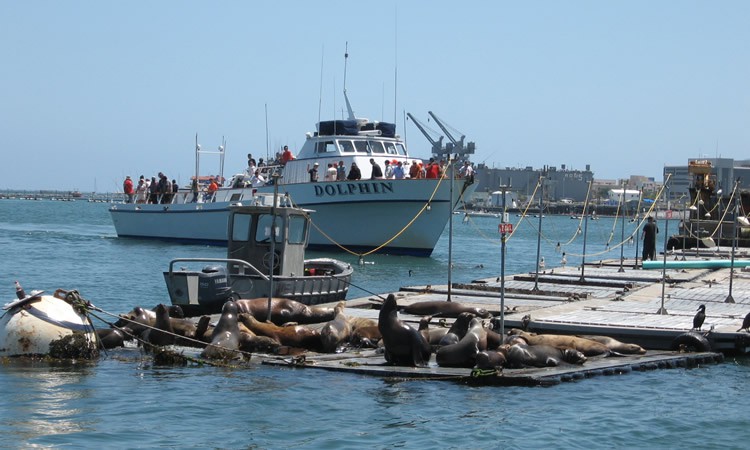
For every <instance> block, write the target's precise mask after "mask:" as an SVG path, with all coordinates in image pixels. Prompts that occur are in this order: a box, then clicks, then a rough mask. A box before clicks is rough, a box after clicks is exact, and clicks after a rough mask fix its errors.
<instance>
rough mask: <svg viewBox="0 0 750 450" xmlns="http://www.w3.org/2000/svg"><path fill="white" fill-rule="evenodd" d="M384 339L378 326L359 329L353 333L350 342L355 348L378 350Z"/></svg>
mask: <svg viewBox="0 0 750 450" xmlns="http://www.w3.org/2000/svg"><path fill="white" fill-rule="evenodd" d="M381 339H383V336H382V335H381V334H380V330H379V329H378V326H377V325H374V326H366V327H359V328H356V329H354V330H353V331H352V336H351V338H350V339H349V342H350V343H351V344H352V346H353V347H355V348H378V342H380V340H381Z"/></svg>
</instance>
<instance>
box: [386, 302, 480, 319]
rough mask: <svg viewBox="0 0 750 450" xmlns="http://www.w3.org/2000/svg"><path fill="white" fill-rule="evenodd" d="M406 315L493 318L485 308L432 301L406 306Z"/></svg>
mask: <svg viewBox="0 0 750 450" xmlns="http://www.w3.org/2000/svg"><path fill="white" fill-rule="evenodd" d="M401 311H403V312H404V313H406V314H414V315H415V316H437V315H440V316H441V317H450V318H457V317H458V316H459V314H461V313H464V312H468V313H472V314H474V315H475V316H477V317H481V318H483V319H486V318H489V317H492V314H490V312H489V311H487V310H486V309H484V308H475V307H472V306H466V305H462V304H461V303H456V302H449V301H442V300H432V301H425V302H416V303H412V304H411V305H405V306H403V307H402V308H401Z"/></svg>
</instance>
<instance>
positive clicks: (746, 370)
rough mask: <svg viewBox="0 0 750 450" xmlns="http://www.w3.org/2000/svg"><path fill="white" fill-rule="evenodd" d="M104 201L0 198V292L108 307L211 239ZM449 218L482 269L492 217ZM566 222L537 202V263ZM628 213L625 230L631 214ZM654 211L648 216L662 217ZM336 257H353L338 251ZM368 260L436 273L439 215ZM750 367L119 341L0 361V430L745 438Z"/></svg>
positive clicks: (470, 263) (603, 242) (57, 441)
mask: <svg viewBox="0 0 750 450" xmlns="http://www.w3.org/2000/svg"><path fill="white" fill-rule="evenodd" d="M107 206H108V205H106V204H101V203H87V202H53V201H23V200H0V264H2V266H1V270H0V289H4V292H5V293H6V294H5V296H4V298H5V300H2V302H3V303H4V302H6V301H9V300H11V299H12V298H13V297H14V290H13V281H14V280H19V281H20V282H21V283H22V285H23V286H24V287H25V288H26V290H27V291H28V290H31V289H44V290H46V291H48V292H52V291H54V290H55V289H57V288H65V289H77V290H78V291H79V292H80V293H81V295H82V296H84V297H85V298H86V299H88V300H90V301H91V302H93V303H94V304H95V305H96V306H98V307H100V308H102V309H104V310H106V311H110V312H113V313H119V312H124V311H127V310H130V309H131V308H132V307H133V306H135V305H142V306H148V307H151V306H153V305H155V304H157V303H160V302H168V299H167V297H166V289H165V287H164V283H163V278H162V275H161V272H162V271H163V270H164V269H165V268H166V267H167V265H168V263H169V260H170V259H171V258H175V257H189V256H196V257H197V256H205V257H222V256H223V254H224V250H223V249H220V248H211V247H202V246H187V245H171V244H161V243H153V242H143V241H132V240H121V239H118V238H116V237H115V234H114V228H113V227H112V225H111V223H110V219H109V215H108V213H107ZM454 217H455V221H454V238H453V261H454V269H453V272H452V275H451V277H452V281H453V282H468V281H471V280H473V279H476V278H483V277H494V276H497V275H498V274H499V272H500V243H499V236H498V234H497V224H498V219H495V218H476V219H473V220H472V221H470V222H469V223H463V221H462V220H461V217H460V216H454ZM511 219H513V220H512V221H513V222H515V220H517V218H516V217H511ZM537 220H538V219H534V220H533V222H532V223H533V225H534V227H536V225H537ZM577 225H578V222H577V221H575V220H570V219H569V218H567V217H547V218H545V219H544V222H543V226H542V230H543V234H544V235H545V239H544V240H542V242H541V251H542V255H544V257H545V260H546V266H547V267H553V266H556V265H559V262H560V259H561V253H560V252H557V251H556V246H557V243H558V242H560V244H561V249H563V251H566V252H567V253H568V255H569V256H568V264H571V265H573V264H577V263H579V262H580V257H578V256H575V255H579V254H581V253H582V252H581V246H582V239H578V240H576V241H575V242H573V243H572V244H571V245H568V246H564V244H565V243H566V242H567V241H568V240H569V239H570V238H571V236H573V233H574V232H575V230H576V227H577ZM627 225H628V226H627V227H626V228H625V233H624V234H625V235H626V236H627V235H629V233H630V232H631V231H632V227H633V225H631V224H627ZM659 226H660V228H661V230H662V233H664V232H665V224H664V223H660V224H659ZM534 227H531V226H529V224H524V225H522V226H520V227H519V228H518V231H517V233H516V235H514V236H513V237H512V238H511V239H510V240H509V241H508V248H507V254H506V273H508V274H511V273H518V272H523V271H529V270H532V268H533V267H534V261H535V255H536V248H537V240H536V237H535V236H536V235H535V230H534ZM670 227H671V228H672V229H674V227H675V224H670ZM621 233H622V231H621V228H620V224H619V223H618V224H616V226H615V227H614V229H613V220H612V219H611V218H603V219H600V220H598V221H589V223H588V232H587V236H588V239H587V244H586V245H587V248H586V252H587V254H589V255H591V256H587V261H588V260H598V259H600V258H614V257H619V255H620V249H619V248H616V249H615V250H612V251H610V252H608V253H607V252H606V251H607V249H608V246H607V242H608V241H609V240H610V236H613V238H612V240H611V242H610V243H609V247H610V248H611V247H613V246H615V245H616V244H617V243H618V242H619V241H620V236H621ZM663 236H664V235H663V234H661V235H660V238H663ZM581 238H582V236H581ZM635 250H636V247H635V246H634V245H625V246H624V250H623V251H624V253H625V256H627V257H632V256H633V254H634V253H635ZM594 254H597V255H596V256H594ZM311 256H323V254H321V253H318V254H313V255H311ZM325 256H331V254H327V255H325ZM335 256H336V257H339V258H341V259H345V260H348V261H350V262H352V263H353V264H356V263H357V259H356V257H354V256H350V255H335ZM366 262H367V264H364V265H357V268H356V269H355V274H354V279H353V282H354V284H355V285H356V286H358V287H359V288H360V289H352V290H351V291H350V298H353V297H359V296H365V295H369V294H368V292H377V293H380V292H386V291H392V290H397V289H398V288H399V287H400V286H403V285H420V284H445V282H446V281H447V276H448V233H447V228H446V233H445V234H444V236H443V238H442V239H441V241H440V243H439V244H438V248H437V249H436V251H435V253H434V254H433V257H432V258H410V257H388V256H373V257H368V258H366ZM409 270H411V276H410V275H409ZM2 298H3V297H0V299H2ZM748 376H750V362H748V360H747V359H744V358H740V359H736V360H735V359H732V358H728V359H727V362H726V363H725V364H722V365H713V366H707V367H701V368H697V369H692V370H682V369H680V370H664V371H654V372H647V373H632V374H628V375H622V376H616V377H596V378H592V379H587V380H582V381H578V382H574V383H563V384H561V385H558V386H555V387H551V388H497V387H485V388H472V387H467V386H464V385H460V384H455V383H451V382H433V381H395V380H389V379H382V378H373V377H366V376H360V375H353V374H341V373H330V372H326V371H323V370H313V369H307V370H304V369H279V368H274V367H265V366H251V367H249V368H242V369H226V368H212V367H187V368H183V367H163V366H154V365H153V364H152V363H151V361H150V360H149V358H148V357H145V356H143V355H141V354H140V352H139V351H138V350H137V349H125V350H119V351H116V352H110V353H109V354H108V355H106V356H104V357H102V358H101V359H99V360H97V361H96V362H93V363H86V364H78V365H71V364H53V365H51V364H48V363H41V362H28V361H20V360H19V361H16V360H12V361H6V362H4V363H2V366H0V423H3V425H4V427H3V432H2V433H1V434H0V447H3V448H6V447H7V448H28V447H67V448H80V447H86V448H94V447H97V448H98V447H102V446H106V447H109V448H141V447H169V448H174V447H180V448H207V447H215V448H282V447H284V448H361V447H374V448H394V447H409V448H545V447H565V448H602V447H605V448H608V447H609V448H611V447H614V448H621V447H648V448H682V447H700V448H747V446H748V438H750V427H749V426H748V425H750V420H748V419H749V417H748V413H747V410H746V409H745V408H746V404H747V402H748V400H750V395H749V394H748V393H747V387H746V381H747V378H748Z"/></svg>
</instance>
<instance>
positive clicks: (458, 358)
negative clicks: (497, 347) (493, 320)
mask: <svg viewBox="0 0 750 450" xmlns="http://www.w3.org/2000/svg"><path fill="white" fill-rule="evenodd" d="M486 349H487V335H486V333H485V329H484V325H482V320H481V319H479V318H478V317H474V318H473V319H471V322H470V323H469V327H468V329H467V330H466V333H465V334H464V336H463V337H462V338H461V340H460V341H458V343H456V344H451V345H445V346H443V347H440V348H439V349H438V351H437V352H436V353H435V359H436V361H437V363H438V365H439V366H441V367H473V366H474V364H475V361H476V356H477V353H479V351H480V350H482V351H483V350H486Z"/></svg>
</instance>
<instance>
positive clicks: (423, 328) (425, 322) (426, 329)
mask: <svg viewBox="0 0 750 450" xmlns="http://www.w3.org/2000/svg"><path fill="white" fill-rule="evenodd" d="M430 321H432V316H424V317H422V318H421V319H420V320H419V328H418V330H419V332H420V333H422V336H424V338H425V340H426V341H427V342H429V343H430V345H432V346H438V345H440V340H441V339H442V338H443V336H445V335H446V334H447V333H448V330H449V328H448V327H445V326H439V327H433V328H430Z"/></svg>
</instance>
